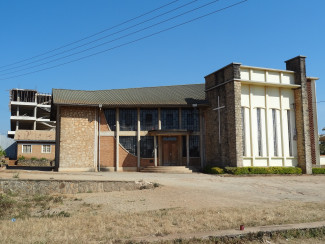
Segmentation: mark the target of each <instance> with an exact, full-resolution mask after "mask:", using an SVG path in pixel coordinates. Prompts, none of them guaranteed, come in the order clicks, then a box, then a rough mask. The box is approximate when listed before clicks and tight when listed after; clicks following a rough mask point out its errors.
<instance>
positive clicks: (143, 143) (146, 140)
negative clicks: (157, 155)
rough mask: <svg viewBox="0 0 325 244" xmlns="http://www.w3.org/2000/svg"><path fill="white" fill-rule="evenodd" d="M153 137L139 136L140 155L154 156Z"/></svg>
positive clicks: (143, 156)
mask: <svg viewBox="0 0 325 244" xmlns="http://www.w3.org/2000/svg"><path fill="white" fill-rule="evenodd" d="M153 140H154V138H153V136H141V140H140V157H142V158H153V157H154V141H153Z"/></svg>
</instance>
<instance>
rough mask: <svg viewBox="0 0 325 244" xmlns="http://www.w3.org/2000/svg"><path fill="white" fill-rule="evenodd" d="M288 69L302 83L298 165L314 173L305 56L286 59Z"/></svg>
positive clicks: (298, 91) (297, 94) (298, 97)
mask: <svg viewBox="0 0 325 244" xmlns="http://www.w3.org/2000/svg"><path fill="white" fill-rule="evenodd" d="M286 67H287V70H291V71H294V72H295V82H296V84H298V85H301V87H300V88H298V89H296V90H295V111H296V130H297V150H298V166H299V167H300V168H302V170H303V172H304V173H306V174H311V173H312V153H311V146H310V144H311V143H310V128H309V109H308V93H307V77H306V64H305V57H302V56H298V57H296V58H293V59H290V60H288V61H286Z"/></svg>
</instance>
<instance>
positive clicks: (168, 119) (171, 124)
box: [161, 109, 179, 130]
mask: <svg viewBox="0 0 325 244" xmlns="http://www.w3.org/2000/svg"><path fill="white" fill-rule="evenodd" d="M161 127H162V129H165V130H166V129H167V130H168V129H179V113H178V109H161Z"/></svg>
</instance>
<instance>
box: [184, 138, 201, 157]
mask: <svg viewBox="0 0 325 244" xmlns="http://www.w3.org/2000/svg"><path fill="white" fill-rule="evenodd" d="M189 149H190V157H200V136H190V138H189ZM182 151H183V153H182V154H183V157H186V136H183V150H182Z"/></svg>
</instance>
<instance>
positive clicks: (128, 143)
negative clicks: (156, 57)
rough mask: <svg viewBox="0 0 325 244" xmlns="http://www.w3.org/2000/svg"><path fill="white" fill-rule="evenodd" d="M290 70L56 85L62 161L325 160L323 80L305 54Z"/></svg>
mask: <svg viewBox="0 0 325 244" xmlns="http://www.w3.org/2000/svg"><path fill="white" fill-rule="evenodd" d="M285 63H286V69H285V70H278V69H270V68H260V67H251V66H246V65H242V64H239V63H231V64H229V65H227V66H225V67H223V68H221V69H219V70H217V71H216V72H213V73H211V74H209V75H207V76H206V77H205V83H202V84H189V85H175V86H161V87H145V88H130V89H114V90H98V91H80V90H65V89H53V93H52V96H53V99H52V109H51V117H52V120H56V147H55V158H56V169H57V170H59V171H98V170H106V171H139V170H141V169H143V168H145V167H148V166H152V167H154V166H188V167H196V168H198V169H200V168H203V167H204V166H206V165H214V166H219V167H225V166H234V167H245V166H256V167H261V166H262V167H270V166H284V167H295V166H297V167H301V168H302V170H303V172H304V173H307V174H310V173H311V170H312V167H313V166H317V165H319V164H320V163H319V147H318V127H317V110H316V91H315V81H316V80H317V78H314V77H307V76H306V68H305V57H303V56H298V57H295V58H293V59H290V60H287V61H286V62H285Z"/></svg>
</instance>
